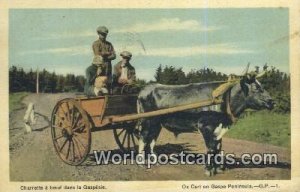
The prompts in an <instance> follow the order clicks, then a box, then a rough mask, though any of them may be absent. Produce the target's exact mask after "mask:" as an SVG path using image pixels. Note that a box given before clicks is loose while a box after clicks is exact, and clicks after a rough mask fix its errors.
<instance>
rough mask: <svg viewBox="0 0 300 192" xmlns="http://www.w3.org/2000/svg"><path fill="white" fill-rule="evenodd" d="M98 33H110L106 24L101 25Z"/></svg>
mask: <svg viewBox="0 0 300 192" xmlns="http://www.w3.org/2000/svg"><path fill="white" fill-rule="evenodd" d="M97 33H98V34H99V33H104V34H107V33H108V29H107V28H106V27H105V26H99V27H98V28H97Z"/></svg>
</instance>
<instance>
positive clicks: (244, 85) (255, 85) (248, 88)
mask: <svg viewBox="0 0 300 192" xmlns="http://www.w3.org/2000/svg"><path fill="white" fill-rule="evenodd" d="M264 74H265V71H264V72H262V73H260V74H258V75H257V74H256V73H255V72H250V73H247V74H245V75H244V76H243V77H242V79H241V80H240V86H241V89H242V92H243V94H244V96H245V99H246V107H247V108H251V109H256V110H259V109H273V106H274V101H273V99H272V98H271V96H270V94H269V93H268V92H267V91H266V90H265V89H264V88H263V87H262V85H261V83H260V82H259V81H258V79H259V78H260V77H262V76H263V75H264Z"/></svg>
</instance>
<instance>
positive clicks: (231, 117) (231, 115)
mask: <svg viewBox="0 0 300 192" xmlns="http://www.w3.org/2000/svg"><path fill="white" fill-rule="evenodd" d="M230 95H231V88H230V89H228V91H227V92H226V93H225V105H226V113H227V114H228V115H229V117H230V119H231V121H232V122H233V123H236V122H237V118H236V117H235V116H234V115H233V113H232V111H231V107H230Z"/></svg>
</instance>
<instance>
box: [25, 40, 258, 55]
mask: <svg viewBox="0 0 300 192" xmlns="http://www.w3.org/2000/svg"><path fill="white" fill-rule="evenodd" d="M115 47H120V50H118V52H121V51H124V50H127V51H130V52H132V53H133V55H135V56H137V55H139V56H159V57H190V56H197V55H234V54H253V53H255V52H254V51H252V50H247V49H242V48H239V47H237V46H236V45H235V44H230V43H224V44H211V45H203V46H190V47H160V48H154V47H153V48H147V49H145V47H144V46H143V45H141V44H139V43H136V44H132V45H129V46H122V45H117V46H115ZM28 54H65V55H71V56H73V55H92V50H91V48H90V47H87V46H75V47H68V48H51V49H44V50H32V51H24V52H21V53H20V55H28Z"/></svg>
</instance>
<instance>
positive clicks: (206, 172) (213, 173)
mask: <svg viewBox="0 0 300 192" xmlns="http://www.w3.org/2000/svg"><path fill="white" fill-rule="evenodd" d="M215 174H216V172H215V169H210V170H208V169H205V175H206V176H207V177H211V176H214V175H215Z"/></svg>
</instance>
